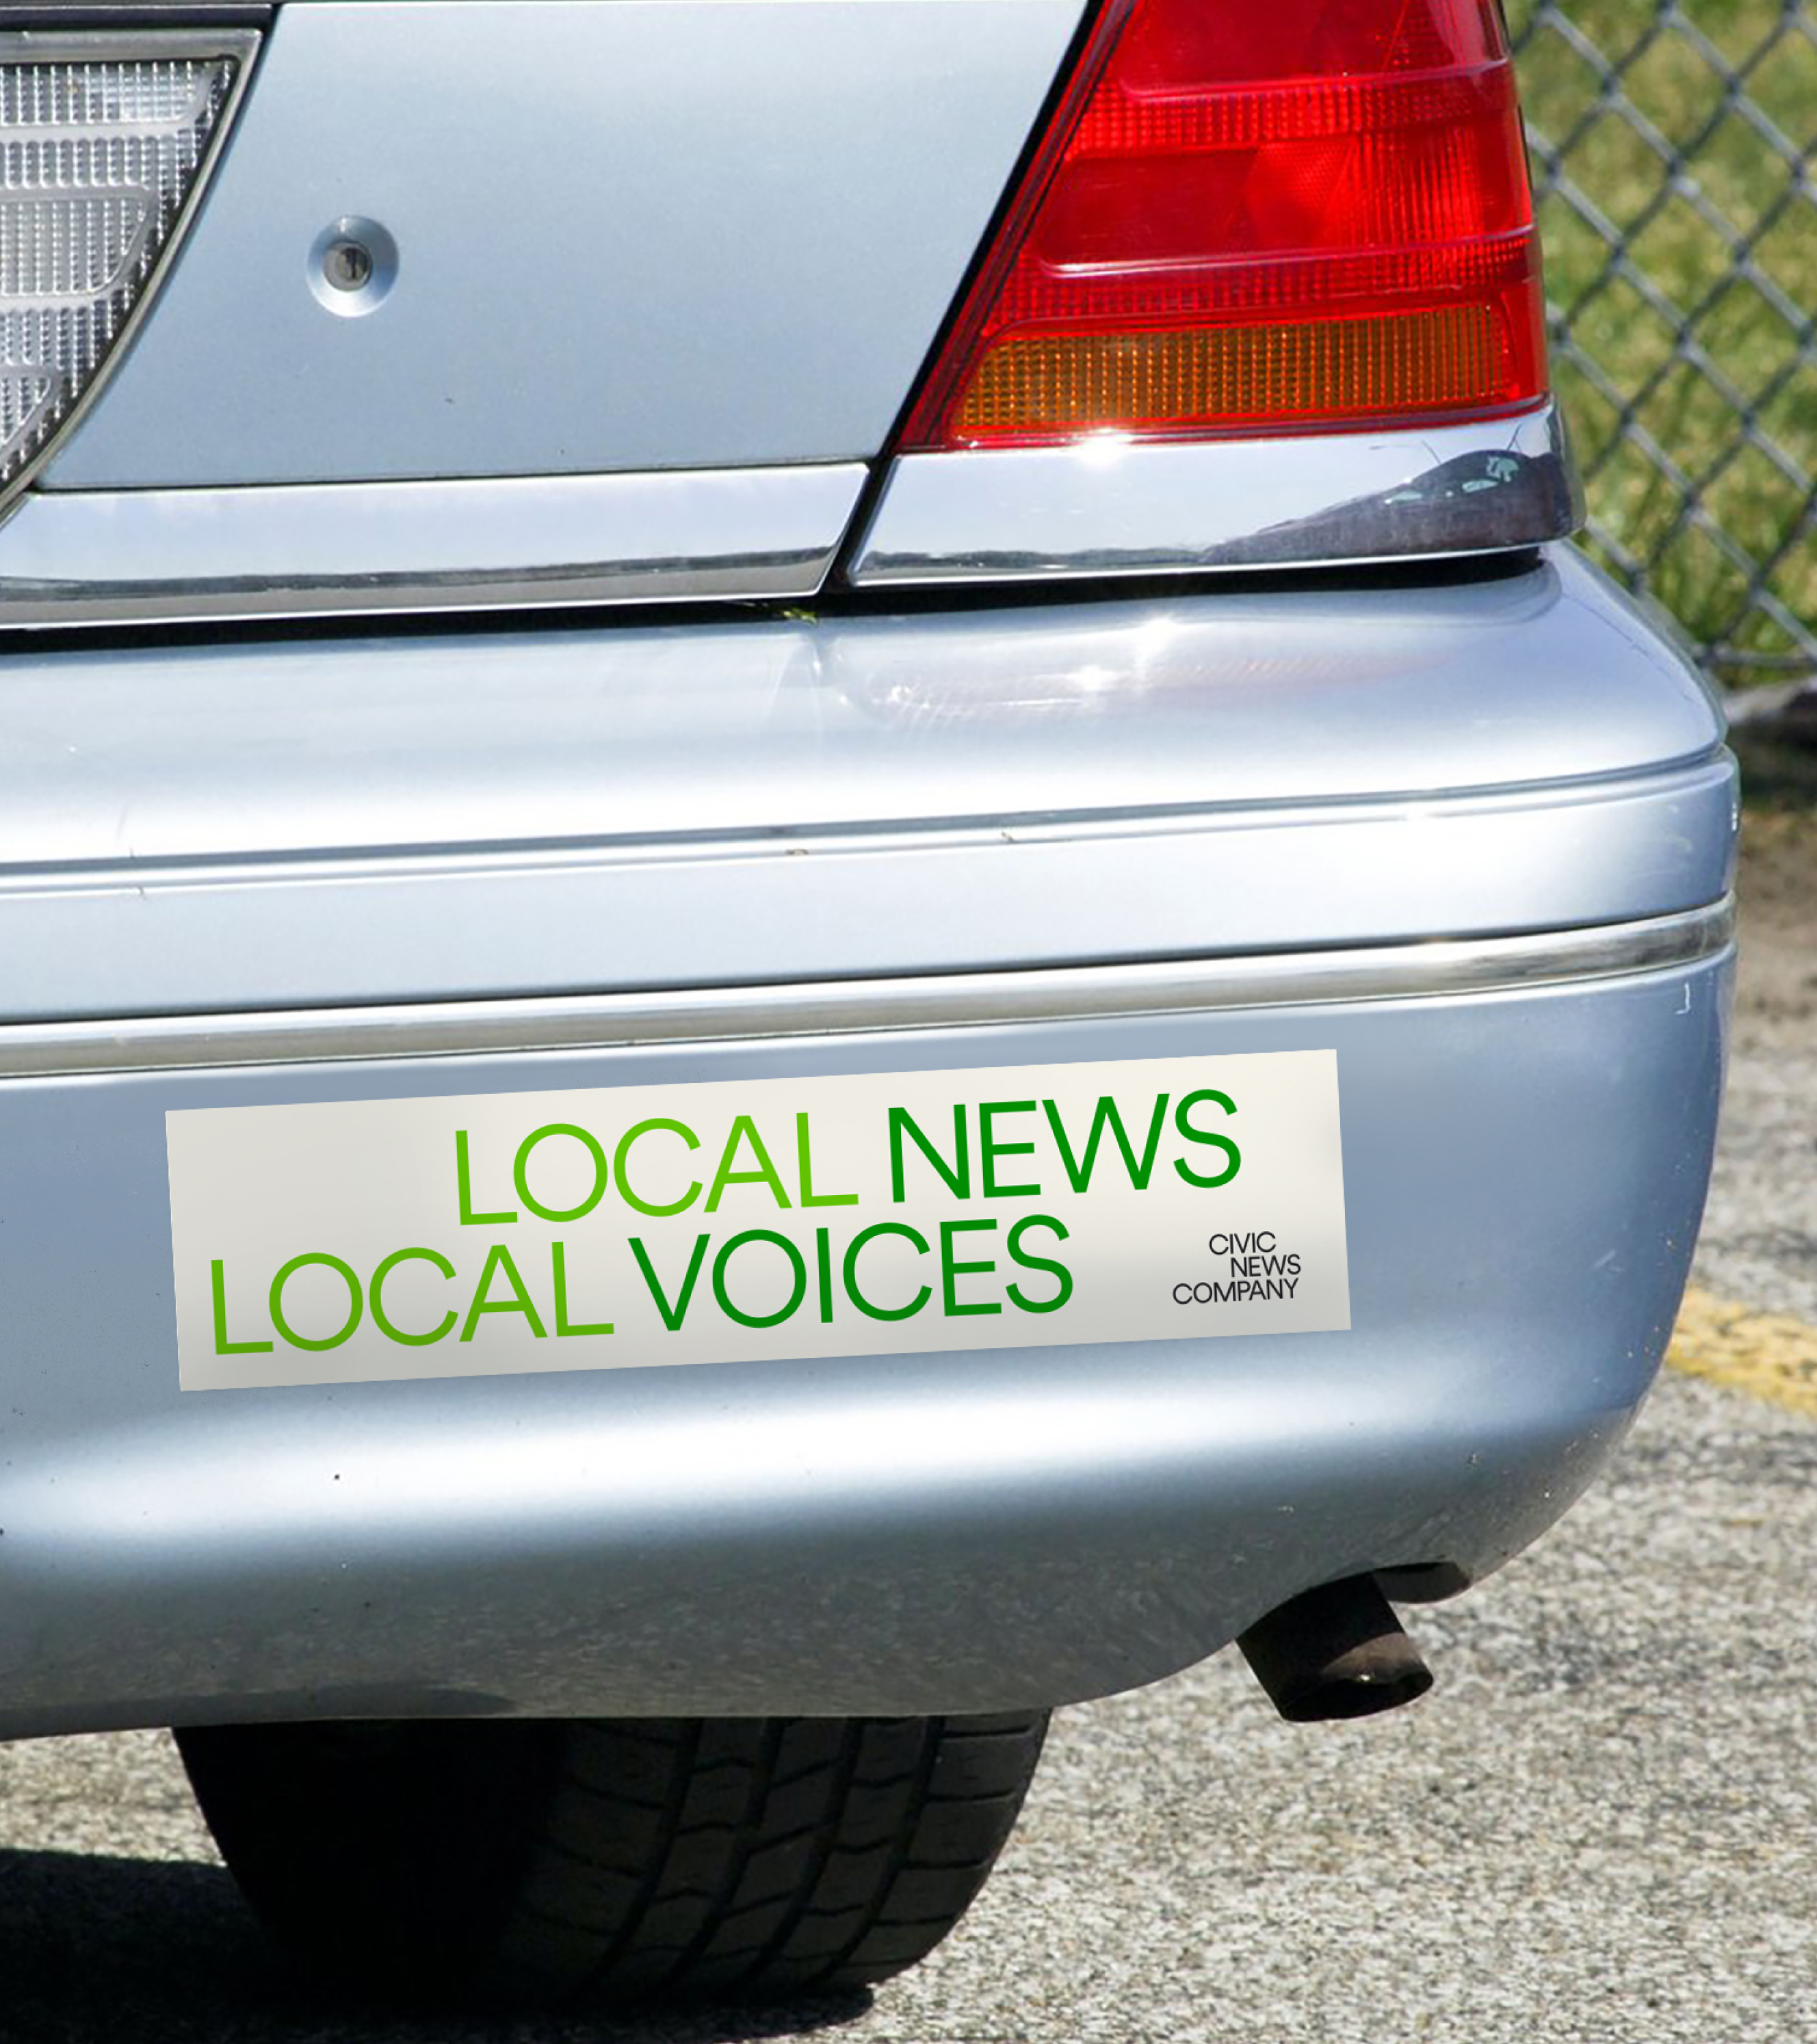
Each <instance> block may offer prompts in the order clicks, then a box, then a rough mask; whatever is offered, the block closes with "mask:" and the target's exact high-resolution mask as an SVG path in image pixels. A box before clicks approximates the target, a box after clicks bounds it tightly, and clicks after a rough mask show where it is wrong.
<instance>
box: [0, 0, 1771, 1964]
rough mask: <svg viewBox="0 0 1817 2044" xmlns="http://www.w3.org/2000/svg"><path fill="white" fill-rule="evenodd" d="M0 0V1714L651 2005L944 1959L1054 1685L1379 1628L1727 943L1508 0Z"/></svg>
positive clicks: (1572, 1422)
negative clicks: (1581, 408)
mask: <svg viewBox="0 0 1817 2044" xmlns="http://www.w3.org/2000/svg"><path fill="white" fill-rule="evenodd" d="M4 11H5V13H6V17H7V19H8V22H9V23H10V25H8V26H7V27H6V29H5V31H4V33H3V35H0V356H3V359H0V481H3V484H4V490H5V505H4V510H5V516H4V522H3V523H0V649H3V650H0V840H3V847H4V849H3V852H0V858H3V860H4V865H5V877H4V886H3V887H0V1018H3V1023H0V1075H3V1076H0V1312H3V1319H0V1324H3V1325H4V1327H5V1330H6V1339H5V1347H4V1351H3V1359H0V1407H3V1409H4V1413H5V1421H4V1434H5V1438H4V1454H3V1463H4V1466H3V1470H0V1526H3V1528H4V1531H3V1533H0V1583H3V1595H0V1732H3V1733H4V1734H6V1735H11V1736H16V1737H29V1736H33V1735H42V1734H48V1733H60V1732H69V1731H87V1730H97V1729H103V1728H107V1727H130V1726H159V1725H168V1726H172V1727H175V1728H176V1730H177V1735H178V1738H179V1742H180V1744H181V1746H182V1752H183V1756H184V1758H185V1760H186V1763H187V1765H188V1766H189V1769H190V1773H191V1776H192V1777H193V1779H194V1783H195V1785H196V1787H197V1789H198V1794H199V1796H200V1798H201V1800H202V1807H203V1808H204V1811H205V1812H206V1815H207V1817H208V1819H209V1823H211V1824H212V1826H213V1828H214V1831H215V1834H216V1835H217V1838H218V1839H219V1840H220V1842H221V1847H222V1850H223V1852H224V1853H225V1856H226V1858H227V1860H228V1861H229V1865H231V1866H232V1868H233V1869H234V1871H235V1872H236V1874H237V1875H238V1876H239V1877H240V1881H241V1882H242V1884H243V1885H244V1888H245V1889H246V1890H247V1892H248V1895H249V1896H250V1898H251V1900H252V1902H253V1904H255V1906H256V1908H258V1909H259V1911H260V1912H261V1913H262V1914H263V1916H264V1917H265V1918H266V1919H267V1922H268V1923H270V1924H271V1927H273V1929H274V1930H275V1931H276V1932H277V1933H278V1934H279V1935H280V1936H281V1937H282V1938H285V1939H286V1940H288V1941H289V1942H290V1944H291V1945H292V1946H294V1948H296V1949H298V1950H300V1951H301V1952H302V1954H304V1955H305V1958H306V1959H307V1960H308V1961H309V1962H311V1963H313V1964H316V1965H321V1966H323V1967H333V1968H335V1969H340V1970H342V1971H344V1972H348V1973H352V1974H354V1975H355V1976H356V1977H360V1978H362V1979H364V1980H367V1981H373V1980H378V1981H382V1982H383V1983H385V1984H389V1985H390V1986H392V1987H402V1988H405V1989H407V1990H412V1991H416V1990H429V1991H433V1992H436V1993H439V1994H446V1993H448V1992H468V1993H472V1994H475V1995H487V1994H490V1995H494V1996H500V1995H502V1996H564V1995H583V1996H591V1997H593V1998H594V1999H596V2000H602V2001H605V2002H612V2001H618V2002H622V2001H624V2000H628V1999H631V1998H633V1997H636V1996H643V1995H650V1994H670V1995H673V1994H692V1995H770V1996H775V1995H779V1994H783V1993H789V1992H797V1991H809V1990H818V1989H822V1988H829V1987H843V1988H849V1987H851V1986H853V1985H855V1984H864V1983H867V1982H870V1981H875V1980H877V1979H879V1978H881V1977H883V1976H885V1975H887V1974H888V1973H891V1972H893V1971H894V1970H896V1969H898V1968H900V1967H901V1966H903V1965H907V1964H909V1963H910V1962H912V1961H913V1960H915V1959H916V1958H919V1957H920V1956H921V1954H924V1952H926V1951H927V1950H928V1949H929V1948H930V1947H931V1946H933V1945H934V1944H935V1942H937V1941H938V1940H939V1938H940V1937H941V1936H942V1935H943V1934H944V1933H945V1932H946V1931H947V1930H948V1929H949V1928H950V1927H951V1925H952V1924H953V1923H954V1922H955V1920H956V1919H958V1916H959V1915H960V1914H961V1913H962V1911H963V1910H964V1909H965V1908H966V1904H967V1903H968V1902H969V1901H970V1899H971V1897H972V1896H973V1895H974V1893H975V1892H976V1891H977V1889H978V1885H979V1884H980V1883H981V1881H982V1880H983V1878H984V1877H985V1873H986V1872H987V1871H988V1869H989V1865H990V1863H991V1861H992V1859H993V1857H994V1855H995V1854H996V1853H997V1850H998V1848H999V1847H1000V1846H1001V1844H1002V1842H1003V1841H1004V1839H1005V1836H1006V1835H1007V1834H1008V1830H1009V1828H1010V1826H1011V1824H1012V1822H1013V1820H1014V1818H1015V1815H1016V1810H1017V1808H1018V1805H1019V1804H1020V1800H1021V1797H1022V1795H1023V1792H1024V1789H1025V1788H1026V1787H1027V1785H1028V1781H1029V1777H1030V1774H1031V1769H1032V1768H1033V1766H1034V1764H1035V1756H1036V1754H1037V1752H1038V1750H1039V1745H1040V1740H1041V1735H1042V1732H1043V1727H1044V1726H1045V1723H1046V1719H1047V1712H1049V1711H1050V1710H1051V1708H1054V1706H1056V1705H1058V1704H1064V1703H1066V1702H1069V1701H1071V1700H1076V1699H1079V1698H1083V1697H1089V1696H1098V1695H1102V1694H1104V1693H1105V1692H1110V1691H1114V1690H1117V1689H1126V1688H1129V1687H1131V1686H1134V1685H1139V1684H1143V1683H1147V1682H1151V1681H1155V1680H1156V1679H1158V1677H1162V1676H1164V1675H1166V1674H1167V1673H1170V1672H1171V1671H1173V1670H1175V1669H1180V1668H1182V1667H1185V1666H1187V1665H1189V1663H1191V1662H1195V1661H1197V1660H1199V1659H1200V1658H1202V1657H1204V1656H1205V1655H1207V1654H1212V1653H1213V1652H1215V1651H1216V1650H1218V1649H1220V1647H1222V1646H1225V1645H1226V1644H1227V1643H1229V1642H1232V1641H1240V1642H1241V1643H1242V1646H1243V1650H1245V1651H1246V1652H1247V1654H1248V1656H1249V1658H1250V1662H1251V1663H1252V1664H1253V1665H1254V1667H1255V1668H1256V1670H1257V1672H1258V1674H1259V1675H1260V1676H1261V1677H1262V1680H1263V1682H1264V1684H1265V1685H1266V1688H1267V1689H1268V1690H1269V1691H1270V1693H1271V1694H1272V1695H1273V1697H1274V1699H1275V1700H1276V1702H1277V1704H1278V1705H1279V1706H1280V1707H1281V1708H1282V1709H1283V1710H1284V1711H1285V1712H1287V1713H1288V1714H1289V1715H1292V1716H1295V1717H1300V1718H1319V1717H1329V1716H1335V1715H1355V1714H1358V1713H1360V1712H1366V1711H1368V1710H1370V1709H1374V1708H1383V1707H1386V1706H1388V1705H1390V1704H1397V1703H1401V1702H1404V1701H1407V1700H1409V1699H1411V1698H1412V1697H1413V1696H1416V1695H1417V1694H1418V1693H1419V1692H1420V1691H1421V1690H1422V1689H1423V1688H1424V1687H1425V1686H1426V1685H1427V1681H1428V1680H1429V1679H1430V1678H1429V1677H1428V1675H1427V1671H1426V1669H1425V1667H1424V1665H1423V1662H1422V1661H1421V1660H1420V1658H1419V1655H1418V1653H1417V1651H1416V1650H1415V1648H1414V1647H1413V1646H1412V1644H1411V1642H1409V1641H1408V1639H1407V1637H1406V1635H1404V1633H1403V1632H1402V1631H1400V1627H1399V1625H1398V1624H1397V1623H1396V1619H1395V1617H1394V1615H1393V1608H1392V1605H1393V1603H1396V1602H1397V1603H1408V1602H1417V1601H1419V1600H1425V1599H1431V1598H1434V1597H1439V1596H1448V1595H1450V1594H1452V1593H1456V1592H1459V1591H1462V1590H1463V1589H1466V1588H1467V1587H1468V1586H1469V1585H1471V1584H1473V1583H1474V1582H1475V1581H1478V1580H1479V1579H1481V1577H1484V1576H1485V1575H1487V1574H1488V1573H1489V1572H1491V1571H1492V1570H1493V1569H1496V1567H1498V1566H1500V1564H1501V1563H1502V1562H1504V1561H1506V1560H1507V1559H1508V1558H1509V1557H1510V1556H1512V1554H1515V1553H1516V1552H1517V1551H1518V1550H1519V1549H1520V1548H1522V1547H1523V1546H1525V1545H1526V1544H1527V1543H1529V1542H1530V1541H1531V1540H1533V1539H1535V1538H1536V1537H1537V1536H1538V1535H1539V1534H1540V1533H1541V1532H1542V1531H1544V1530H1545V1528H1546V1527H1548V1526H1549V1525H1550V1523H1552V1522H1553V1520H1555V1519H1556V1518H1557V1517H1558V1516H1559V1514H1560V1513H1561V1512H1563V1511H1564V1510H1565V1508H1566V1507H1567V1505H1569V1503H1570V1502H1571V1500H1572V1499H1573V1497H1574V1496H1576V1495H1577V1493H1578V1492H1579V1491H1580V1490H1581V1489H1582V1488H1583V1487H1584V1485H1585V1484H1587V1483H1588V1481H1590V1480H1591V1479H1592V1477H1593V1476H1594V1474H1595V1473H1596V1470H1597V1469H1598V1467H1599V1466H1600V1465H1601V1463H1602V1462H1604V1459H1605V1458H1606V1457H1607V1456H1608V1454H1609V1453H1610V1452H1611V1450H1612V1449H1613V1447H1615V1444H1616V1443H1617V1442H1618V1441H1619V1438H1620V1436H1621V1435H1622V1433H1623V1429H1624V1428H1625V1427H1626V1426H1627V1423H1628V1422H1629V1420H1630V1419H1631V1416H1632V1415H1633V1413H1634V1412H1635V1408H1636V1405H1637V1404H1638V1401H1639V1400H1640V1399H1641V1398H1642V1396H1643V1395H1644V1393H1645V1392H1646V1388H1647V1385H1648V1383H1649V1381H1650V1378H1651V1377H1652V1376H1653V1374H1654V1370H1655V1368H1656V1367H1657V1366H1658V1362H1659V1359H1660V1355H1661V1350H1662V1348H1663V1347H1664V1344H1665V1339H1666V1336H1667V1333H1668V1331H1669V1328H1670V1326H1671V1324H1672V1321H1673V1315H1674V1313H1675V1312H1676V1310H1677V1304H1678V1300H1679V1295H1680V1291H1681V1286H1682V1285H1683V1282H1684V1275H1685V1270H1686V1265H1687V1261H1688V1257H1689V1255H1690V1251H1691V1247H1692V1239H1693V1237H1694V1235H1695V1234H1696V1228H1697V1224H1698V1218H1699V1213H1700V1207H1701V1204H1702V1201H1703V1198H1704V1188H1705V1183H1706V1178H1707V1175H1708V1166H1709V1160H1710V1152H1711V1139H1712V1131H1713V1127H1714V1123H1715V1112H1716V1106H1717V1100H1718V1094H1719V1087H1720V1083H1721V1070H1722V1057H1723V1030H1724V1017H1725V1012H1726V1011H1725V1003H1726V999H1727V987H1728V982H1729V967H1730V961H1731V921H1730V909H1729V905H1728V898H1727V897H1728V889H1729V886H1730V876H1731V856H1732V845H1733V836H1734V801H1735V784H1734V769H1733V763H1732V762H1731V759H1730V757H1729V755H1728V754H1727V752H1726V751H1724V749H1723V734H1722V730H1721V726H1720V720H1719V715H1718V713H1717V710H1716V709H1715V706H1714V705H1713V703H1712V701H1711V697H1710V696H1709V694H1708V692H1707V690H1705V688H1704V686H1703V685H1702V684H1701V682H1700V680H1699V679H1698V678H1697V676H1696V674H1694V673H1693V672H1692V670H1691V669H1690V668H1689V667H1688V666H1687V665H1686V663H1684V661H1683V660H1682V659H1681V658H1680V657H1679V655H1677V652H1675V651H1673V649H1672V648H1671V647H1669V646H1668V645H1667V644H1664V643H1663V642H1662V641H1661V639H1660V638H1659V637H1658V636H1656V634H1655V632H1654V631H1653V629H1652V628H1650V626H1649V625H1648V624H1646V623H1645V622H1643V621H1642V619H1641V617H1639V616H1638V614H1637V613H1636V612H1635V610H1634V609H1632V608H1631V606H1630V605H1629V604H1628V603H1627V601H1625V600H1624V599H1623V597H1620V596H1619V595H1618V594H1616V593H1615V592H1614V591H1613V590H1611V587H1610V586H1608V583H1606V582H1604V580H1603V579H1602V578H1600V576H1599V575H1598V574H1597V573H1596V571H1594V570H1593V569H1592V567H1589V566H1588V565H1587V564H1586V563H1585V562H1584V560H1583V559H1581V558H1580V557H1579V556H1577V555H1575V554H1573V553H1572V552H1570V551H1568V550H1566V549H1565V548H1564V547H1563V546H1562V544H1561V542H1562V540H1563V539H1564V538H1565V536H1566V535H1567V534H1568V533H1569V530H1570V528H1572V526H1573V523H1574V521H1575V518H1576V515H1577V506H1576V498H1575V486H1574V483H1573V477H1572V474H1571V471H1570V467H1569V459H1568V457H1567V455H1566V453H1565V450H1564V448H1563V444H1562V438H1561V435H1560V432H1559V427H1558V417H1557V414H1556V411H1555V409H1554V402H1553V400H1552V398H1551V395H1550V390H1549V386H1548V381H1547V372H1546V352H1545V338H1544V332H1545V329H1544V317H1543V294H1542V286H1541V281H1540V275H1539V269H1538V252H1537V248H1536V245H1535V236H1534V232H1533V227H1532V218H1531V198H1530V196H1529V193H1528V187H1527V176H1526V171H1525V165H1524V159H1523V148H1522V140H1521V133H1520V127H1519V113H1518V109H1517V107H1516V105H1515V94H1514V87H1513V81H1512V71H1511V67H1510V64H1509V62H1508V50H1507V45H1506V40H1505V36H1504V31H1503V29H1502V27H1501V25H1500V15H1499V12H1498V10H1497V9H1496V6H1495V5H1494V4H1493V0H1273V4H1272V5H1270V6H1267V7H1254V6H1245V5H1243V4H1240V0H567V4H541V0H424V4H402V0H283V4H282V5H276V6H256V5H250V6H241V5H235V6H209V5H197V6H175V5H171V6H166V5H163V4H161V0H142V4H141V5H140V6H138V7H137V8H136V10H135V8H134V7H133V6H130V5H129V6H109V7H106V8H99V9H96V10H91V11H90V12H86V13H85V10H84V9H83V7H81V6H67V5H66V6H59V7H56V8H54V9H50V10H43V11H42V12H40V13H39V14H38V15H37V16H36V17H34V16H33V10H31V9H29V8H25V9H16V8H9V9H7V10H4ZM34 19H35V21H36V25H33V21H34ZM21 23H22V24H23V25H21Z"/></svg>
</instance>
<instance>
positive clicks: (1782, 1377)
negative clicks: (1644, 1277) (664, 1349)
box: [1665, 1285, 1817, 1420]
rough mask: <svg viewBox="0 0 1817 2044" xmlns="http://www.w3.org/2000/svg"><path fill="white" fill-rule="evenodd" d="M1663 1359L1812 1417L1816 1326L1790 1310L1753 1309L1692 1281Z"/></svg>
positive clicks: (1816, 1400) (1816, 1401) (1816, 1408)
mask: <svg viewBox="0 0 1817 2044" xmlns="http://www.w3.org/2000/svg"><path fill="white" fill-rule="evenodd" d="M1665 1360H1666V1362H1668V1363H1669V1364H1670V1366H1672V1367H1673V1369H1674V1370H1684V1372H1685V1373H1686V1374H1688V1376H1692V1377H1708V1379H1709V1380H1710V1381H1711V1383H1713V1384H1726V1385H1728V1386H1729V1387H1730V1388H1731V1389H1732V1390H1735V1391H1746V1392H1748V1393H1750V1394H1751V1395H1752V1396H1753V1397H1756V1398H1765V1399H1767V1400H1769V1401H1770V1402H1771V1403H1772V1404H1775V1405H1783V1406H1784V1407H1785V1408H1787V1409H1788V1411H1790V1412H1802V1413H1803V1414H1804V1416H1805V1417H1806V1418H1807V1419H1810V1420H1817V1327H1811V1326H1809V1325H1808V1324H1807V1323H1806V1322H1804V1321H1803V1320H1796V1319H1794V1317H1793V1316H1792V1315H1791V1314H1790V1313H1757V1312H1754V1310H1753V1309H1752V1308H1750V1307H1747V1306H1743V1305H1740V1304H1737V1303H1736V1301H1734V1300H1733V1299H1719V1298H1718V1297H1716V1295H1715V1293H1713V1292H1706V1291H1704V1290H1703V1289H1701V1287H1700V1286H1698V1285H1692V1287H1691V1289H1690V1290H1689V1291H1688V1292H1687V1293H1685V1294H1684V1306H1683V1307H1682V1308H1681V1310H1680V1312H1679V1315H1678V1324H1677V1327H1676V1328H1674V1329H1673V1335H1672V1346H1671V1347H1669V1349H1668V1350H1666V1351H1665Z"/></svg>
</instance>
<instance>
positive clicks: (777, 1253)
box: [166, 1051, 1350, 1390]
mask: <svg viewBox="0 0 1817 2044" xmlns="http://www.w3.org/2000/svg"><path fill="white" fill-rule="evenodd" d="M166 1131H167V1141H168V1146H169V1159H170V1179H171V1237H172V1243H173V1249H174V1253H175V1276H176V1310H177V1345H178V1355H179V1371H180V1375H181V1380H182V1387H183V1389H185V1390H221V1389H235V1388H240V1389H244V1388H251V1387H255V1386H261V1385H298V1384H344V1383H353V1382H360V1381H369V1380H376V1379H383V1378H394V1377H456V1376H459V1377H467V1376H488V1375H494V1374H503V1373H509V1372H512V1371H528V1370H612V1369H624V1368H631V1367H649V1366H663V1365H669V1364H681V1363H711V1362H763V1361H781V1360H785V1359H788V1358H806V1357H813V1356H849V1355H889V1354H909V1353H913V1352H916V1351H920V1350H950V1349H982V1348H1001V1347H1037V1346H1043V1345H1047V1344H1050V1343H1074V1342H1102V1341H1131V1340H1169V1339H1180V1338H1183V1337H1189V1336H1204V1335H1258V1334H1287V1333H1306V1332H1313V1331H1326V1330H1331V1329H1339V1328H1344V1327H1348V1326H1349V1325H1350V1287H1349V1271H1348V1266H1347V1262H1346V1248H1345V1239H1344V1210H1343V1160H1342V1153H1341V1149H1340V1142H1339V1109H1338V1072H1337V1056H1336V1053H1335V1051H1285V1052H1273V1053H1267V1054H1261V1055H1253V1056H1244V1057H1216V1058H1155V1059H1142V1060H1139V1061H1127V1062H1117V1063H1108V1064H1074V1065H1048V1066H1016V1067H1012V1068H1008V1069H1005V1068H1003V1067H1000V1066H993V1067H990V1068H988V1069H985V1070H973V1071H922V1072H897V1073H885V1074H849V1075H841V1076H838V1077H832V1078H803V1079H765V1080H759V1081H755V1082H748V1083H747V1082H743V1081H736V1080H734V1081H716V1082H712V1083H709V1084H704V1085H666V1086H629V1087H624V1086H613V1087H599V1088H593V1089H563V1090H559V1091H550V1092H540V1093H477V1094H468V1095H465V1096H462V1097H455V1098H444V1099H434V1100H390V1101H343V1102H336V1103H333V1104H330V1105H305V1106H292V1107H240V1108H195V1109H187V1110H183V1111H179V1112H171V1113H170V1114H168V1115H167V1116H166Z"/></svg>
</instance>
